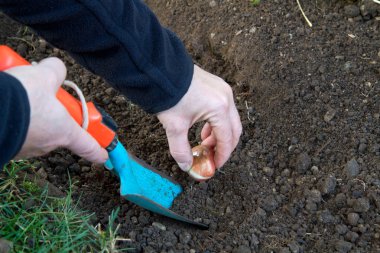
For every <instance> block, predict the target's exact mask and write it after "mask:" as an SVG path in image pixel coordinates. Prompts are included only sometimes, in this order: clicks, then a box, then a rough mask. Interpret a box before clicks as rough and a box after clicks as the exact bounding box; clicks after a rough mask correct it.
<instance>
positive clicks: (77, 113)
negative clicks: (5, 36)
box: [0, 45, 116, 148]
mask: <svg viewBox="0 0 380 253" xmlns="http://www.w3.org/2000/svg"><path fill="white" fill-rule="evenodd" d="M22 65H30V63H29V62H28V61H26V60H25V59H24V58H22V57H21V56H20V55H18V54H17V53H16V52H15V51H13V50H12V49H11V48H9V47H7V46H4V45H0V71H4V70H6V69H9V68H12V67H16V66H22ZM57 98H58V100H59V101H60V102H61V103H62V104H63V105H64V106H65V107H66V109H67V111H68V112H69V113H70V115H71V116H72V117H73V118H74V119H75V121H76V122H77V123H78V124H79V125H82V121H83V115H82V106H81V103H80V101H79V100H77V99H76V98H74V97H73V96H72V95H71V94H69V93H68V92H67V91H65V90H64V89H62V88H60V89H59V90H58V92H57ZM87 107H88V117H89V124H88V128H87V131H88V132H89V133H90V134H91V135H92V137H94V138H95V139H96V140H97V141H98V143H99V144H100V145H101V146H102V147H103V148H107V147H108V146H109V145H110V144H111V143H112V141H113V140H114V138H115V135H116V134H115V131H116V124H115V123H114V121H113V120H112V119H111V118H110V116H109V115H108V114H107V113H106V112H104V111H103V110H102V109H101V108H99V107H96V106H95V105H94V103H92V102H88V103H87Z"/></svg>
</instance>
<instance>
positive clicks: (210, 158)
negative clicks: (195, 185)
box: [188, 145, 215, 182]
mask: <svg viewBox="0 0 380 253" xmlns="http://www.w3.org/2000/svg"><path fill="white" fill-rule="evenodd" d="M191 150H192V152H193V164H192V166H191V169H190V170H189V171H188V173H189V175H190V176H191V177H192V178H193V179H195V180H196V181H200V182H201V181H206V180H208V179H210V178H212V177H213V176H214V174H215V162H214V151H213V150H212V149H209V148H208V147H206V146H202V145H198V146H195V147H193V148H192V149H191Z"/></svg>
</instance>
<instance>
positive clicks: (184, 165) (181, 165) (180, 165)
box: [178, 163, 191, 172]
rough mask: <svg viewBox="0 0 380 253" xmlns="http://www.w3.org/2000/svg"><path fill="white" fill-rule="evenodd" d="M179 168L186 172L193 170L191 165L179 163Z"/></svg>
mask: <svg viewBox="0 0 380 253" xmlns="http://www.w3.org/2000/svg"><path fill="white" fill-rule="evenodd" d="M178 166H179V167H180V168H181V170H183V171H185V172H188V171H189V170H190V169H191V164H189V163H178Z"/></svg>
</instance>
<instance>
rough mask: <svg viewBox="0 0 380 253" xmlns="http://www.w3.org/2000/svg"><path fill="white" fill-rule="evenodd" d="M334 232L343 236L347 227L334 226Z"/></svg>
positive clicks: (342, 225) (341, 225)
mask: <svg viewBox="0 0 380 253" xmlns="http://www.w3.org/2000/svg"><path fill="white" fill-rule="evenodd" d="M335 231H336V232H337V233H338V234H340V235H343V234H345V233H347V231H348V228H347V226H346V225H344V224H338V225H336V226H335Z"/></svg>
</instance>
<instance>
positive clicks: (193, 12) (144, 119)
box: [0, 0, 380, 253]
mask: <svg viewBox="0 0 380 253" xmlns="http://www.w3.org/2000/svg"><path fill="white" fill-rule="evenodd" d="M146 2H147V4H148V5H149V6H150V7H151V8H152V9H153V10H154V12H155V13H156V14H157V15H158V17H159V19H160V20H161V22H162V23H163V24H164V25H165V26H167V27H169V28H170V29H171V30H173V31H175V32H176V33H177V34H178V36H179V37H180V38H181V39H182V40H183V41H184V44H185V45H186V47H187V48H188V50H189V52H190V54H191V55H192V56H193V59H194V61H195V63H197V64H199V65H200V66H202V67H203V68H205V69H206V70H208V71H211V72H212V73H215V74H217V75H219V76H221V77H222V78H224V79H225V80H226V81H227V82H228V83H230V84H231V86H232V88H233V90H234V94H235V98H236V104H237V107H238V110H239V113H240V116H241V120H242V123H243V128H244V131H243V134H242V137H241V141H240V143H239V145H238V147H237V149H236V150H235V152H234V153H233V155H232V157H231V159H230V160H229V162H228V163H227V164H226V165H225V166H224V167H223V168H221V169H220V170H219V171H218V172H217V174H216V176H215V177H214V178H213V179H211V180H209V181H207V182H204V183H197V182H194V181H192V180H191V179H189V177H188V176H187V175H185V174H184V173H183V172H181V171H180V169H179V168H178V167H177V165H176V164H175V162H174V160H173V159H172V158H171V156H170V154H169V151H168V145H167V141H166V137H165V133H164V131H163V129H162V127H161V125H160V123H159V122H158V120H157V119H156V118H155V116H154V115H148V114H146V113H145V112H143V111H142V110H141V109H139V108H138V107H137V106H135V105H133V104H131V103H129V102H128V101H126V100H125V99H124V98H123V97H122V96H121V95H120V94H119V93H118V92H117V91H116V90H114V89H112V88H110V87H109V86H108V85H107V84H106V83H105V82H104V81H103V80H102V79H101V78H99V77H97V76H95V75H93V74H91V73H89V72H88V71H86V70H84V69H83V68H82V67H81V66H79V65H77V64H76V63H75V62H73V60H72V59H71V58H70V57H68V56H67V55H66V53H64V52H62V51H60V50H58V49H55V48H53V47H52V46H50V45H49V44H47V43H46V42H45V41H44V40H42V39H41V38H39V37H38V36H36V35H35V34H33V33H32V32H31V31H30V30H28V29H26V28H25V27H23V26H19V25H17V24H14V23H13V22H12V21H10V20H9V19H7V18H5V17H4V16H2V17H1V23H0V26H1V30H2V34H1V35H0V39H1V43H5V44H8V45H10V46H12V47H14V48H15V49H16V50H17V51H18V52H19V53H20V54H22V55H23V56H24V57H26V58H27V59H29V60H39V59H42V58H44V57H47V56H58V57H60V58H61V59H63V60H64V61H65V63H66V65H67V67H68V79H70V80H73V81H74V82H76V83H78V84H79V85H80V87H81V88H82V89H83V91H84V93H85V95H86V97H87V99H89V100H93V101H95V102H97V103H98V104H100V105H101V106H102V107H103V108H105V109H106V110H107V111H108V112H109V113H110V114H111V115H112V116H113V117H114V119H115V120H116V122H117V123H118V124H119V131H118V134H119V136H120V138H121V141H122V142H123V143H124V144H125V145H126V147H127V149H128V150H130V151H131V152H132V153H134V154H136V155H137V156H138V157H140V158H142V159H144V160H145V161H146V162H147V163H149V164H151V165H153V166H155V167H157V168H159V169H160V170H161V171H163V173H165V174H167V175H169V176H171V177H173V178H174V179H175V180H177V181H178V182H179V183H181V185H182V186H183V187H184V193H183V194H182V195H181V196H180V197H179V198H178V199H177V200H176V201H175V204H174V207H173V210H175V211H176V212H178V213H180V214H183V215H185V216H187V217H189V218H191V219H194V220H198V221H201V222H204V223H206V224H208V225H209V227H210V228H209V229H208V230H198V229H196V228H193V227H189V226H186V225H184V224H181V223H178V222H174V221H172V220H169V219H167V218H163V217H161V216H159V215H156V214H152V213H150V212H148V211H146V210H143V209H141V208H140V207H137V206H135V205H133V204H130V203H128V202H127V201H126V200H124V199H122V198H121V197H120V196H119V192H118V187H119V183H118V180H117V178H115V177H114V176H113V175H111V174H110V173H109V172H107V171H106V170H104V169H103V168H100V167H96V166H94V165H92V164H90V163H88V162H86V161H84V160H83V159H80V158H79V157H77V156H75V155H73V154H71V153H70V152H68V151H66V150H58V151H56V152H52V153H51V154H49V155H47V156H46V157H42V158H40V159H37V160H36V161H35V162H36V171H38V172H39V174H40V175H42V176H45V177H46V178H47V180H48V181H49V182H51V183H52V184H54V185H55V186H57V187H58V188H60V189H61V190H62V191H65V190H67V186H68V182H69V181H68V180H69V175H70V178H71V181H73V182H74V183H75V186H74V188H73V191H74V196H75V198H77V199H79V201H80V203H81V206H82V207H84V208H86V209H87V210H90V211H92V212H95V214H96V217H95V219H94V223H103V224H106V223H107V220H108V215H109V214H110V213H111V211H112V210H113V209H115V208H118V207H119V208H120V211H119V215H118V218H117V220H116V222H117V223H120V230H119V233H120V235H121V236H122V237H125V238H129V239H131V241H130V242H127V243H125V244H124V245H123V246H127V247H130V248H133V251H135V252H234V253H248V252H278V253H287V252H294V253H297V252H380V178H379V174H380V83H379V76H380V31H379V30H380V23H379V21H380V5H379V4H376V3H375V2H374V1H370V0H363V1H353V2H350V1H338V0H334V1H320V0H317V1H301V4H302V6H303V9H304V11H305V14H306V15H307V17H308V18H309V19H310V21H311V23H312V24H313V27H309V26H308V25H307V23H306V21H305V19H304V18H303V17H302V14H301V12H300V10H299V8H298V6H297V2H296V1H278V0H275V1H262V2H261V3H260V4H259V5H257V6H253V5H252V4H251V3H250V1H248V0H247V1H231V0H208V1H190V0H168V1H152V0H147V1H146ZM204 95H205V96H207V94H204ZM200 129H201V124H197V125H196V126H194V127H193V128H192V129H191V131H190V134H189V138H190V140H191V143H192V144H193V145H195V144H197V143H198V142H199V131H200Z"/></svg>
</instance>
